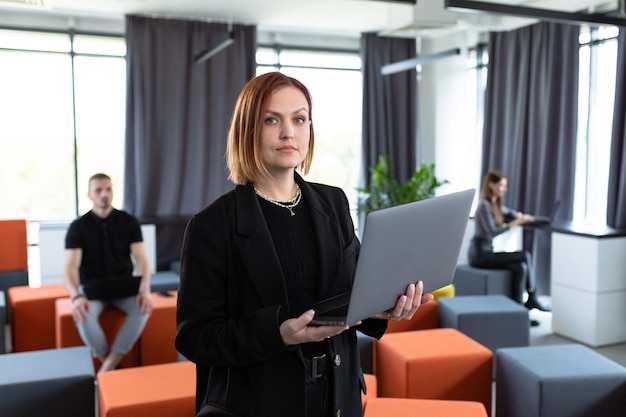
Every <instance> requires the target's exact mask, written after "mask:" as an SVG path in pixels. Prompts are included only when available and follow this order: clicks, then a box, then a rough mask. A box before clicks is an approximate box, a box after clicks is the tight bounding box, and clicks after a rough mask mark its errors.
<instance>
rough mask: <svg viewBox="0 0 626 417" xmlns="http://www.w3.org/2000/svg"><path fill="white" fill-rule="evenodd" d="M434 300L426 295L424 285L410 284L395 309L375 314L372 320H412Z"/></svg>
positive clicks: (399, 298)
mask: <svg viewBox="0 0 626 417" xmlns="http://www.w3.org/2000/svg"><path fill="white" fill-rule="evenodd" d="M433 298H434V296H433V295H432V294H424V283H423V282H422V281H418V282H417V284H410V285H409V286H408V287H407V289H406V293H405V294H404V295H401V296H400V297H398V302H397V303H396V306H395V307H394V308H392V309H390V310H387V311H383V312H382V313H378V314H375V315H373V316H372V318H374V319H387V320H394V321H400V320H411V319H412V318H413V315H414V314H415V312H416V311H417V309H418V308H419V306H420V305H422V304H424V303H427V302H429V301H431V300H432V299H433Z"/></svg>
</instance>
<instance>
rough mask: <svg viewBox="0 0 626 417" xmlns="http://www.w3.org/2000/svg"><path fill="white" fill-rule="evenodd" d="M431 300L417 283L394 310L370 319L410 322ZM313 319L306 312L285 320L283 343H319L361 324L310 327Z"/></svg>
mask: <svg viewBox="0 0 626 417" xmlns="http://www.w3.org/2000/svg"><path fill="white" fill-rule="evenodd" d="M433 298H434V297H433V295H432V294H424V284H423V282H422V281H418V282H417V284H410V285H409V286H408V287H407V289H406V293H405V294H403V295H401V296H399V297H398V301H397V302H396V305H395V307H394V308H392V309H389V310H387V311H383V312H381V313H377V314H374V315H373V316H372V317H371V318H375V319H384V320H394V321H400V320H411V319H412V318H413V315H414V314H415V312H416V311H417V309H418V308H419V307H420V305H422V304H424V303H427V302H429V301H431V300H433ZM313 317H315V311H314V310H307V311H305V312H304V313H302V314H301V315H300V316H299V317H296V318H293V319H288V320H285V321H284V322H283V323H282V324H281V325H280V328H279V330H280V335H281V337H282V339H283V342H285V344H286V345H287V346H290V345H297V344H300V343H309V342H319V341H321V340H324V339H327V338H330V337H333V336H337V335H338V334H340V333H342V332H344V331H345V330H348V329H349V328H350V327H352V326H356V325H359V324H361V322H357V323H353V324H351V325H311V321H312V320H313Z"/></svg>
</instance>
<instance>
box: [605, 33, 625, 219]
mask: <svg viewBox="0 0 626 417" xmlns="http://www.w3.org/2000/svg"><path fill="white" fill-rule="evenodd" d="M617 39H618V47H617V48H618V49H617V77H616V79H615V108H614V110H613V131H612V137H611V162H610V168H609V190H608V199H607V224H608V225H609V226H611V227H615V228H617V229H626V147H625V146H624V145H625V142H626V29H624V28H620V32H619V36H618V38H617Z"/></svg>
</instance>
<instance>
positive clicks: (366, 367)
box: [356, 330, 374, 374]
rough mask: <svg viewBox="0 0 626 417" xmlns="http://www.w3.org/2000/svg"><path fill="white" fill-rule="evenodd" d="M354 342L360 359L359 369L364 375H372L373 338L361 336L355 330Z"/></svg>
mask: <svg viewBox="0 0 626 417" xmlns="http://www.w3.org/2000/svg"><path fill="white" fill-rule="evenodd" d="M356 337H357V339H356V341H357V345H358V347H359V356H360V357H361V369H362V370H363V373H365V374H373V373H374V353H373V347H374V338H373V337H371V336H368V335H366V334H363V333H361V332H359V331H358V330H357V332H356Z"/></svg>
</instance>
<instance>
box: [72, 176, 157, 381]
mask: <svg viewBox="0 0 626 417" xmlns="http://www.w3.org/2000/svg"><path fill="white" fill-rule="evenodd" d="M88 196H89V199H90V200H91V201H92V202H93V208H92V209H91V210H90V211H89V212H88V213H86V214H84V215H83V216H81V217H79V218H78V219H76V220H74V222H72V224H71V225H70V228H69V230H68V232H67V235H66V237H65V269H64V275H65V281H64V282H65V286H66V287H67V290H68V292H69V294H70V297H71V299H72V316H73V318H74V322H75V323H76V326H77V327H78V332H79V333H80V336H81V338H82V339H83V341H84V342H85V344H86V345H87V346H89V347H90V348H91V351H92V354H93V356H94V357H96V358H98V359H100V361H101V362H102V365H101V366H100V369H99V370H98V372H104V371H108V370H111V369H115V368H116V367H117V366H118V364H119V363H120V361H121V360H122V358H123V357H124V355H125V354H126V353H128V352H129V351H130V349H131V348H132V347H133V345H134V344H135V342H136V341H137V339H138V338H139V336H140V335H141V333H142V332H143V329H144V327H145V325H146V322H147V321H148V318H149V317H150V314H151V312H152V298H151V295H150V267H149V265H148V260H147V257H146V253H145V247H144V244H143V238H142V235H141V227H140V225H139V222H138V221H137V219H136V218H135V217H133V216H131V215H130V214H128V213H126V212H124V211H121V210H117V209H114V208H113V206H112V204H111V203H112V200H113V188H112V185H111V178H110V177H109V176H108V175H106V174H95V175H93V176H92V177H91V178H90V179H89V193H88ZM131 254H132V256H133V258H134V260H135V263H134V265H133V259H132V258H131ZM134 271H136V272H135V275H137V276H139V278H135V279H138V280H139V285H138V287H137V285H136V284H135V285H134V288H133V285H132V282H131V281H132V280H133V272H134ZM129 283H131V285H128V284H129ZM102 284H106V285H105V286H109V287H111V284H113V288H107V289H106V291H104V290H102V287H103V286H102ZM116 286H117V287H118V288H119V290H116V288H115V287H116ZM94 287H96V288H94ZM129 287H130V289H129ZM108 306H113V307H116V308H119V309H120V310H122V311H124V312H125V313H126V318H125V321H124V324H123V326H122V327H121V329H120V330H119V332H118V333H117V335H116V336H115V341H114V342H113V345H112V346H110V347H109V346H108V344H107V341H106V337H105V335H104V332H103V330H102V328H101V326H100V323H99V321H98V319H99V317H100V314H101V313H102V311H103V310H104V309H105V308H106V307H108Z"/></svg>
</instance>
